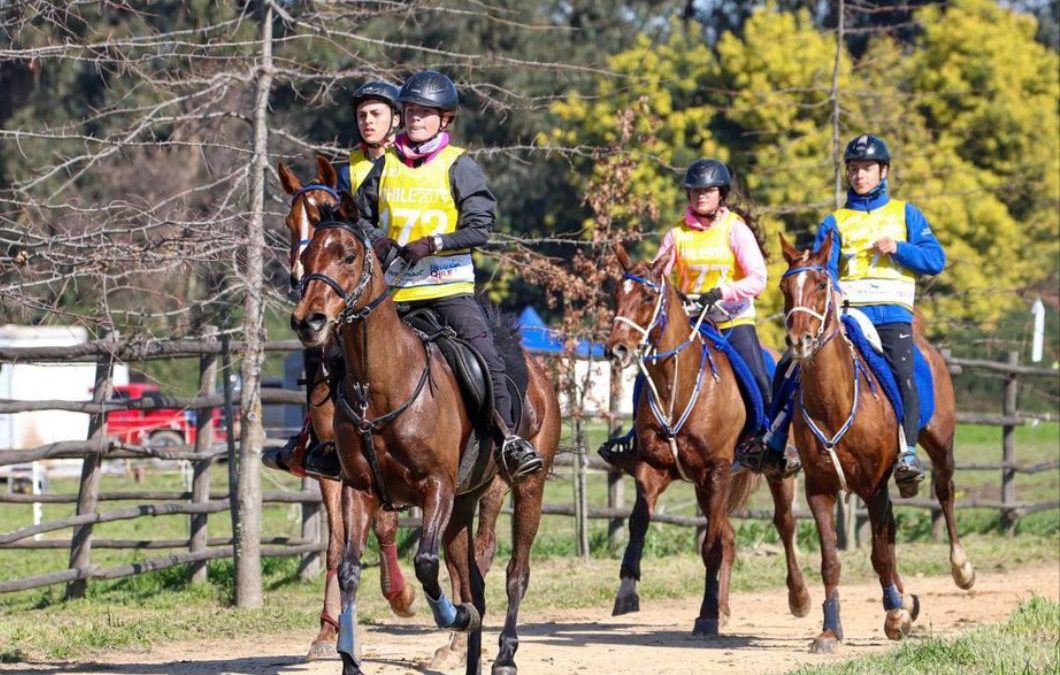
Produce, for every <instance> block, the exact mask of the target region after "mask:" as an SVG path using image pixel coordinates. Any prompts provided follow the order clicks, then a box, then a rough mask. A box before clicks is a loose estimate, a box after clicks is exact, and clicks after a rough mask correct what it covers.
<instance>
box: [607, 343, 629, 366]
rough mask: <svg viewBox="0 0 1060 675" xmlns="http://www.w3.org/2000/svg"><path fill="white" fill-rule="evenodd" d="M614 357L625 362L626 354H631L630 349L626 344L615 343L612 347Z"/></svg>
mask: <svg viewBox="0 0 1060 675" xmlns="http://www.w3.org/2000/svg"><path fill="white" fill-rule="evenodd" d="M611 355H612V358H616V359H618V360H619V361H622V362H623V363H625V361H626V356H628V355H629V349H628V348H626V346H625V345H615V346H614V347H612V348H611Z"/></svg>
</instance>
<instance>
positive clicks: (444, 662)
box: [423, 645, 467, 671]
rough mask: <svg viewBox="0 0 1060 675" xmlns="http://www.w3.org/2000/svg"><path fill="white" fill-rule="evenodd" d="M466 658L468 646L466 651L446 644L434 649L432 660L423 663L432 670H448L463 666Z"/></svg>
mask: <svg viewBox="0 0 1060 675" xmlns="http://www.w3.org/2000/svg"><path fill="white" fill-rule="evenodd" d="M466 660H467V651H466V647H465V651H460V650H458V649H453V648H452V647H450V646H449V645H445V646H444V647H439V648H438V649H436V650H434V656H432V657H431V660H430V661H429V662H428V663H426V664H423V665H426V666H427V667H428V668H430V669H431V670H444V671H448V670H452V669H454V668H459V667H461V666H463V665H464V661H466Z"/></svg>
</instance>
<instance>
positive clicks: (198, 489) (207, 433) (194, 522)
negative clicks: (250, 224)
mask: <svg viewBox="0 0 1060 675" xmlns="http://www.w3.org/2000/svg"><path fill="white" fill-rule="evenodd" d="M202 336H203V340H204V342H203V344H204V346H206V347H210V346H212V345H213V344H214V343H215V342H216V340H217V327H216V326H209V325H207V326H203V332H202ZM216 388H217V355H216V354H203V355H202V356H200V357H199V396H200V397H203V396H211V395H213V392H214V390H215V389H216ZM213 410H214V409H213V408H199V409H198V410H196V411H195V454H197V455H204V454H207V453H209V452H210V448H211V447H212V446H213V434H214V425H213ZM212 463H213V460H212V459H198V460H195V463H194V464H193V465H192V479H191V502H192V504H205V503H206V502H208V501H210V465H211V464H212ZM207 519H208V514H205V513H193V514H191V530H190V531H191V536H190V537H189V538H188V551H189V552H190V553H198V552H199V551H205V550H206V545H207V541H208V539H209V534H208V531H207ZM188 580H189V581H190V582H191V583H193V584H202V583H206V561H205V560H200V561H198V562H193V563H191V565H189V566H188Z"/></svg>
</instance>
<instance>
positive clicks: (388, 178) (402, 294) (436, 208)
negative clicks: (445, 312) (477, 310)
mask: <svg viewBox="0 0 1060 675" xmlns="http://www.w3.org/2000/svg"><path fill="white" fill-rule="evenodd" d="M462 154H464V149H463V148H457V147H454V146H451V145H450V146H448V147H446V148H445V149H443V150H442V151H441V152H440V153H438V155H437V156H436V157H435V158H434V159H432V160H431V161H429V162H427V163H425V164H421V165H420V166H418V167H410V166H407V165H406V164H405V163H404V162H402V161H401V158H400V157H398V155H397V153H396V152H395V151H394V150H393V149H388V150H387V151H386V154H385V155H384V162H385V163H384V164H383V173H382V176H381V177H380V180H379V226H380V227H381V228H382V229H383V230H385V231H386V233H387V236H388V237H390V238H391V239H393V240H394V241H396V242H397V243H398V244H400V245H402V246H404V245H405V244H407V243H409V242H411V241H416V240H417V239H420V238H422V237H430V236H433V235H436V234H450V233H452V232H456V227H457V223H458V222H459V220H460V212H459V211H458V210H457V208H456V201H455V200H454V199H453V190H452V186H451V185H450V184H449V169H450V167H452V166H453V162H455V161H456V158H457V157H459V156H460V155H462ZM387 283H389V284H390V285H392V286H397V287H398V288H400V289H401V290H399V291H397V292H395V293H394V300H395V301H396V302H413V301H417V300H433V299H435V298H444V297H448V296H451V295H461V294H465V293H474V291H475V268H474V267H473V265H472V262H471V249H467V248H464V249H459V250H455V251H444V252H442V253H435V254H434V255H429V256H427V257H425V258H423V259H422V260H420V261H419V262H418V263H416V264H415V265H413V266H412V268H411V269H409V270H408V271H407V272H406V271H404V270H401V271H400V272H393V273H391V274H390V275H388V278H387Z"/></svg>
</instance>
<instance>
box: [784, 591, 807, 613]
mask: <svg viewBox="0 0 1060 675" xmlns="http://www.w3.org/2000/svg"><path fill="white" fill-rule="evenodd" d="M788 609H790V610H791V613H792V615H793V616H797V617H799V618H800V619H801V618H802V617H804V616H806V615H807V614H809V613H810V593H809V592H808V591H807V590H806V589H805V588H801V589H799V592H798V593H795V592H792V591H788Z"/></svg>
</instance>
